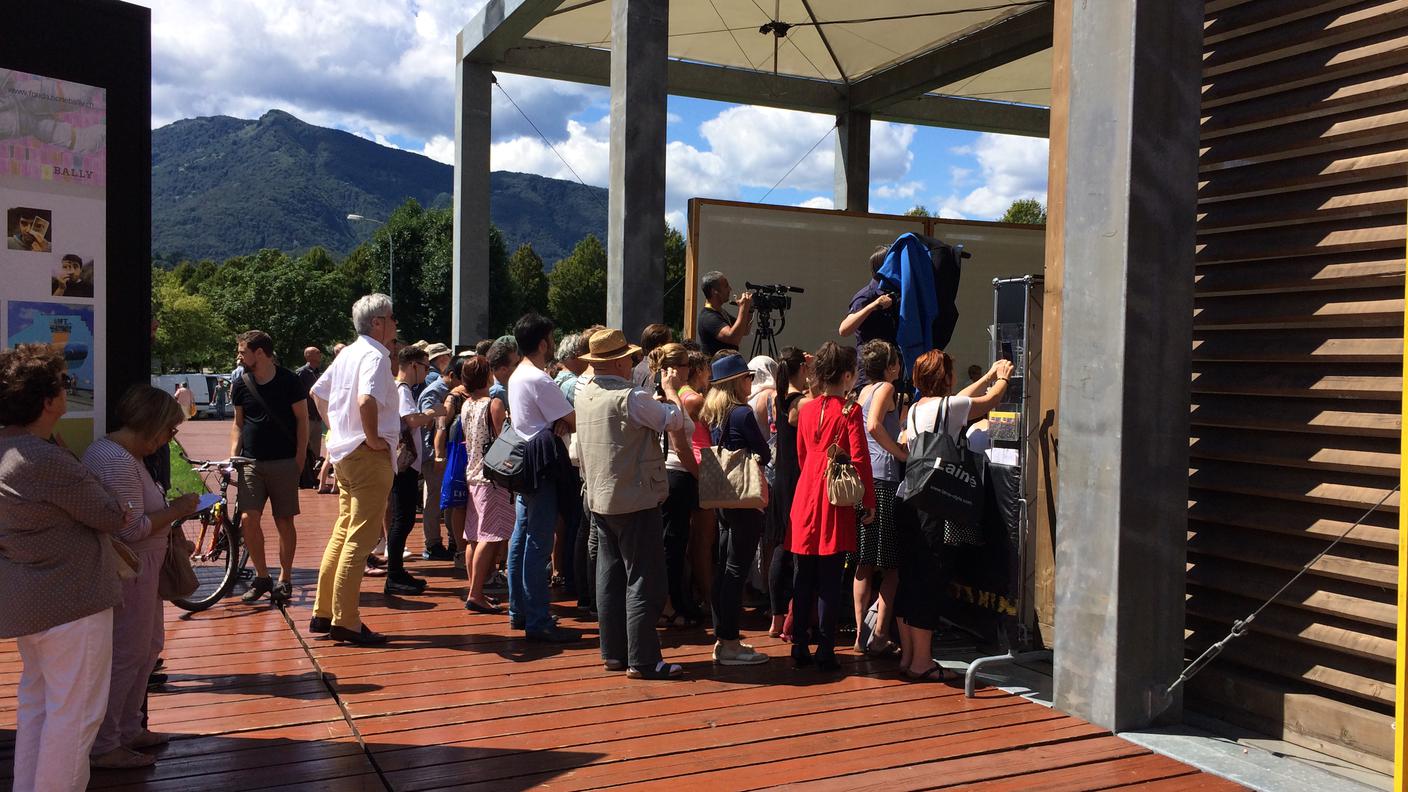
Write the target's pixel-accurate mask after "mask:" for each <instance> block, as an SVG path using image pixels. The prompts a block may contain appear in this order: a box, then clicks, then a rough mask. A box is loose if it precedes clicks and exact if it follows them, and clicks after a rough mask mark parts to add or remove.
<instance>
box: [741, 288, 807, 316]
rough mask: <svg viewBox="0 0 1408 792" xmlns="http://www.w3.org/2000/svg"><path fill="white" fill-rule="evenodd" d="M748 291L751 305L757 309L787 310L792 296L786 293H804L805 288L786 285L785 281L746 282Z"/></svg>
mask: <svg viewBox="0 0 1408 792" xmlns="http://www.w3.org/2000/svg"><path fill="white" fill-rule="evenodd" d="M744 285H745V286H747V287H748V291H750V292H752V293H753V307H754V308H756V309H758V310H759V311H789V310H791V309H792V298H791V297H789V296H788V294H789V293H790V294H805V293H806V291H807V290H806V289H803V288H800V287H797V286H788V285H787V284H785V283H748V282H747V281H744Z"/></svg>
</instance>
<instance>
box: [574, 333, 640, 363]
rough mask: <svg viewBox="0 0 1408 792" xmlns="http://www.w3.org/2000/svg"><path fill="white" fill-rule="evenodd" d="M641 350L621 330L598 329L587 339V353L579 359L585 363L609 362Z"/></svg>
mask: <svg viewBox="0 0 1408 792" xmlns="http://www.w3.org/2000/svg"><path fill="white" fill-rule="evenodd" d="M639 351H640V347H638V346H636V345H635V344H632V343H630V342H628V341H627V340H626V334H625V333H623V332H621V331H620V330H598V331H596V332H595V333H592V337H591V338H590V339H588V340H587V354H585V355H579V356H578V357H577V359H578V360H580V361H583V362H585V363H607V362H609V361H612V360H620V359H621V358H623V357H628V356H630V355H634V354H635V353H637V352H639Z"/></svg>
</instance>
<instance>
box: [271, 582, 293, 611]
mask: <svg viewBox="0 0 1408 792" xmlns="http://www.w3.org/2000/svg"><path fill="white" fill-rule="evenodd" d="M291 599H293V583H291V582H289V581H287V580H281V581H279V582H278V583H277V584H275V586H274V590H273V591H270V592H269V602H270V603H271V604H274V605H287V604H288V602H289V600H291Z"/></svg>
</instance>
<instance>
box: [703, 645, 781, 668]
mask: <svg viewBox="0 0 1408 792" xmlns="http://www.w3.org/2000/svg"><path fill="white" fill-rule="evenodd" d="M768 660H769V658H768V656H767V655H765V654H763V653H762V652H755V651H753V647H751V646H749V645H748V644H746V643H743V642H742V641H719V642H717V643H715V644H714V662H715V663H718V664H719V665H761V664H762V663H766V662H767V661H768Z"/></svg>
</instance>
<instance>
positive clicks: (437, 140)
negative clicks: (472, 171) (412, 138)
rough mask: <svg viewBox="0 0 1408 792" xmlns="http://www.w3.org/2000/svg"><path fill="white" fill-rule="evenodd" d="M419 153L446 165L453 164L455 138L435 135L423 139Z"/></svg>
mask: <svg viewBox="0 0 1408 792" xmlns="http://www.w3.org/2000/svg"><path fill="white" fill-rule="evenodd" d="M420 153H422V154H424V155H425V156H427V157H430V158H431V159H433V160H435V161H437V162H443V163H445V164H446V165H454V164H455V139H454V138H452V137H446V136H445V135H436V136H435V137H433V138H431V139H430V140H427V141H425V145H424V146H422V147H421V150H420Z"/></svg>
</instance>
